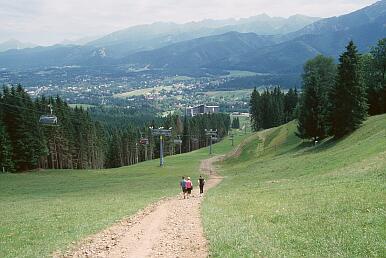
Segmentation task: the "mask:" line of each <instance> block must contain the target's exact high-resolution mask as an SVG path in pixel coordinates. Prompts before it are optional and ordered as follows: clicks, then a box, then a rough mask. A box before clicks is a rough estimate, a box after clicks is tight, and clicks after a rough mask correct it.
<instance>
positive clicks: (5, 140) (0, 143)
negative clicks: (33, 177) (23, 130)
mask: <svg viewBox="0 0 386 258" xmlns="http://www.w3.org/2000/svg"><path fill="white" fill-rule="evenodd" d="M0 106H1V103H0ZM3 170H4V171H8V172H13V171H14V163H13V161H12V145H11V141H10V139H9V137H8V134H7V132H6V130H5V127H4V125H3V122H2V121H1V114H0V172H2V171H3Z"/></svg>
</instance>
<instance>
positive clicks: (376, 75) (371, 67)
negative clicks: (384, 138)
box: [362, 38, 386, 115]
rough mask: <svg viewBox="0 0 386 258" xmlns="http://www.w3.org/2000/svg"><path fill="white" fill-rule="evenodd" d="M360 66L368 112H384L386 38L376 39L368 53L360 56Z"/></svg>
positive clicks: (374, 113)
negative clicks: (375, 43) (365, 89)
mask: <svg viewBox="0 0 386 258" xmlns="http://www.w3.org/2000/svg"><path fill="white" fill-rule="evenodd" d="M362 68H363V75H364V79H365V84H366V88H367V93H368V95H367V96H368V102H369V114H370V115H376V114H381V113H385V112H386V38H383V39H381V40H379V41H378V43H377V45H376V46H375V47H373V48H372V49H371V51H370V54H368V55H365V56H364V57H362Z"/></svg>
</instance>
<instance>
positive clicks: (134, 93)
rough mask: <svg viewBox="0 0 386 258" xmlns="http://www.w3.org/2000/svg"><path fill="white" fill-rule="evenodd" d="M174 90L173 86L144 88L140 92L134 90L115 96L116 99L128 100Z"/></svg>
mask: <svg viewBox="0 0 386 258" xmlns="http://www.w3.org/2000/svg"><path fill="white" fill-rule="evenodd" d="M172 89H173V86H157V87H152V88H144V89H138V90H132V91H128V92H124V93H119V94H114V96H113V97H114V98H128V97H134V96H142V95H148V94H156V93H159V92H161V91H162V90H164V91H167V92H169V91H171V90H172Z"/></svg>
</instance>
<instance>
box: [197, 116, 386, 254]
mask: <svg viewBox="0 0 386 258" xmlns="http://www.w3.org/2000/svg"><path fill="white" fill-rule="evenodd" d="M295 129H296V124H295V123H290V124H287V125H284V126H281V127H279V128H274V129H271V130H267V131H263V132H260V133H258V134H256V136H255V137H256V138H255V140H254V141H251V142H249V143H248V144H247V145H246V146H244V148H243V151H242V153H241V155H240V157H238V158H231V159H228V160H226V161H225V162H223V163H222V169H223V175H224V176H225V179H224V181H223V183H222V184H221V185H220V186H219V187H217V188H216V189H214V190H213V191H211V192H210V193H209V194H208V195H207V199H206V201H205V202H204V204H203V218H204V228H205V232H206V234H207V236H208V238H209V242H210V251H211V255H212V256H213V257H277V256H289V257H299V256H306V257H310V256H318V257H321V256H323V257H325V256H345V257H355V256H359V257H368V256H384V254H385V249H384V243H385V240H386V231H385V228H386V192H385V189H386V183H385V182H386V116H385V115H382V116H375V117H371V118H369V120H368V121H366V123H365V124H364V125H363V126H362V127H361V128H360V129H359V130H357V131H356V132H355V133H353V134H352V135H350V136H348V137H347V138H345V139H343V140H341V141H338V142H335V141H331V140H329V141H325V142H323V143H321V144H319V145H318V146H316V147H313V146H312V145H309V144H308V143H302V142H301V140H299V139H298V138H296V136H295V135H294V131H295Z"/></svg>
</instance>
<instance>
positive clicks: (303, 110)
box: [297, 38, 386, 141]
mask: <svg viewBox="0 0 386 258" xmlns="http://www.w3.org/2000/svg"><path fill="white" fill-rule="evenodd" d="M385 72H386V38H385V39H382V40H380V41H379V42H378V44H377V45H376V46H374V47H372V48H371V51H370V52H369V53H367V54H364V55H361V54H359V53H358V50H357V47H356V46H355V44H354V42H353V41H350V42H349V44H348V45H347V47H346V50H345V52H343V53H342V54H341V55H340V57H339V63H338V64H337V65H336V64H335V63H334V59H333V58H330V57H325V56H323V55H318V56H317V57H315V58H313V59H311V60H309V61H308V62H307V63H306V64H305V65H304V72H303V92H302V95H301V99H300V102H299V113H298V132H297V135H298V136H299V137H301V138H304V139H312V140H314V141H317V140H320V139H324V138H326V137H328V136H334V137H336V138H341V137H343V136H345V135H347V134H349V133H351V132H353V131H354V130H356V129H357V128H358V127H359V126H360V125H361V124H362V123H363V121H364V120H365V119H366V117H367V116H368V115H377V114H382V113H385V112H386V78H385Z"/></svg>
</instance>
